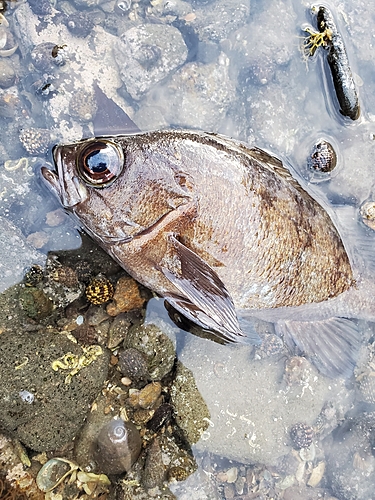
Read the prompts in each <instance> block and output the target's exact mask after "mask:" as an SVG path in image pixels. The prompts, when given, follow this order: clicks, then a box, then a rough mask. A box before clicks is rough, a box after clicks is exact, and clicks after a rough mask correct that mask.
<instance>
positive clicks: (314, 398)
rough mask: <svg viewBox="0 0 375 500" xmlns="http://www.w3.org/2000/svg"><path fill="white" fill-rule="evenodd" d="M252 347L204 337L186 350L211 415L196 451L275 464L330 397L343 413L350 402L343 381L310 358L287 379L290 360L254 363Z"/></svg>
mask: <svg viewBox="0 0 375 500" xmlns="http://www.w3.org/2000/svg"><path fill="white" fill-rule="evenodd" d="M250 349H251V348H250V347H248V348H247V347H246V346H233V347H230V346H228V345H227V346H220V345H218V344H213V343H210V342H209V341H205V340H203V339H199V338H191V339H190V341H189V343H188V344H187V345H186V346H185V348H184V350H183V352H182V354H181V356H180V360H181V362H182V363H184V365H185V366H186V367H187V368H189V370H191V372H192V374H193V376H194V379H195V383H196V384H197V388H198V390H199V392H200V393H201V395H202V397H203V398H204V401H205V403H206V404H207V407H208V410H209V412H210V417H209V419H210V425H209V427H208V429H207V431H206V432H205V433H204V435H203V437H202V439H201V440H200V441H199V442H198V443H197V444H196V447H197V448H198V449H199V450H202V451H203V450H209V451H211V452H213V453H215V454H218V455H220V456H225V457H227V458H229V459H232V460H238V461H239V462H245V463H248V462H250V463H262V464H264V465H266V466H267V465H275V463H276V461H277V459H278V458H279V457H281V456H282V455H285V454H286V453H288V451H289V450H290V444H291V440H290V437H289V435H288V434H289V430H290V428H291V427H292V426H293V425H295V424H297V423H298V422H304V423H305V424H306V425H308V426H311V425H313V424H314V423H315V420H316V419H317V417H318V415H319V414H320V412H321V410H322V407H323V406H324V404H325V402H326V400H327V399H330V400H332V401H335V406H336V408H338V409H340V411H341V414H343V411H345V409H347V408H348V405H349V404H350V401H349V397H348V392H347V390H346V388H345V385H344V382H343V380H340V379H336V380H331V379H328V378H326V377H324V376H322V375H320V374H319V373H318V372H317V370H316V369H315V368H314V366H312V365H311V364H310V363H309V362H308V361H307V360H305V359H304V358H301V359H303V360H304V363H303V364H301V365H298V366H300V368H301V369H300V371H299V372H298V374H296V377H295V378H293V379H291V378H290V377H288V378H287V381H286V380H285V378H284V375H285V368H284V365H285V358H283V357H281V356H280V357H279V358H277V357H276V356H272V357H270V358H266V359H260V360H252V359H251V357H250Z"/></svg>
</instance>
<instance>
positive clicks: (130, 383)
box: [121, 377, 132, 387]
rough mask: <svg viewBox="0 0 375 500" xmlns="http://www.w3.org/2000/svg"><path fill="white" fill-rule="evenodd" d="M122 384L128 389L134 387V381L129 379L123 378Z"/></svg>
mask: <svg viewBox="0 0 375 500" xmlns="http://www.w3.org/2000/svg"><path fill="white" fill-rule="evenodd" d="M121 383H122V385H124V386H125V387H128V386H129V385H132V381H131V380H130V378H128V377H122V379H121Z"/></svg>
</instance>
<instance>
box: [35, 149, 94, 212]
mask: <svg viewBox="0 0 375 500" xmlns="http://www.w3.org/2000/svg"><path fill="white" fill-rule="evenodd" d="M74 153H75V152H74V151H70V150H67V147H66V146H55V147H54V148H53V150H52V155H53V159H54V163H55V169H54V170H52V169H50V168H48V167H46V166H43V167H42V168H41V173H42V176H43V178H44V180H45V181H46V183H47V185H48V187H49V189H51V191H52V192H53V193H54V194H55V195H56V196H57V197H58V198H59V200H60V201H61V203H62V205H63V206H64V207H65V208H71V207H74V206H75V205H78V204H79V203H82V202H83V201H85V200H86V199H87V198H88V193H87V189H86V186H85V185H84V184H83V183H82V182H81V181H80V179H79V178H78V177H77V176H76V175H75V174H74V171H72V170H73V169H72V168H70V167H69V159H70V158H71V157H72V155H73V156H74ZM73 165H74V163H73Z"/></svg>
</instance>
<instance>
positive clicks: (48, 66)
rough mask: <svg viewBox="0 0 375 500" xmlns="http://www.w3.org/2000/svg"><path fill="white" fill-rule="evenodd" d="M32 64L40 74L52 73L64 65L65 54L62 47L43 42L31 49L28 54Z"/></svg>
mask: <svg viewBox="0 0 375 500" xmlns="http://www.w3.org/2000/svg"><path fill="white" fill-rule="evenodd" d="M30 57H31V60H32V63H33V65H34V67H35V69H37V70H38V71H40V72H41V73H51V72H52V73H53V72H54V71H55V70H56V69H57V67H58V66H62V65H63V64H64V63H65V59H66V57H67V56H66V54H65V48H64V47H63V46H61V47H59V46H58V45H56V43H53V42H44V43H40V44H38V45H37V46H36V47H34V48H33V50H32V51H31V54H30Z"/></svg>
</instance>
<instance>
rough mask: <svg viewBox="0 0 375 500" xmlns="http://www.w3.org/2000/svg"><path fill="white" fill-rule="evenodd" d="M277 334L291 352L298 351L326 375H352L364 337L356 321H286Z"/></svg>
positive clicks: (278, 326)
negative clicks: (362, 337) (294, 349)
mask: <svg viewBox="0 0 375 500" xmlns="http://www.w3.org/2000/svg"><path fill="white" fill-rule="evenodd" d="M276 331H277V332H278V334H280V335H281V336H282V337H283V339H284V342H285V343H286V345H287V346H288V347H289V348H290V349H293V348H295V347H297V349H298V350H299V354H304V355H306V357H307V358H308V359H309V360H310V361H311V362H312V363H314V365H315V366H316V367H317V369H318V370H319V371H320V372H321V373H323V374H324V375H327V376H328V377H331V378H335V377H338V376H342V377H350V376H351V375H352V373H353V370H354V367H355V365H356V362H357V358H358V353H359V349H360V346H361V334H360V331H359V330H358V328H357V325H356V324H355V323H354V322H353V321H350V320H348V319H346V318H328V319H324V320H320V321H283V322H278V323H277V324H276Z"/></svg>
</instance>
